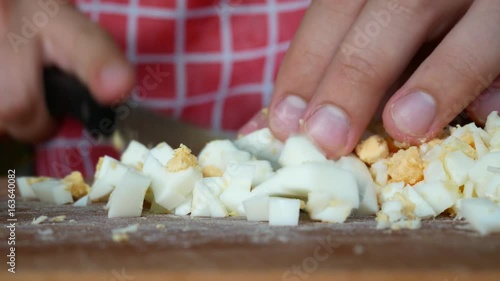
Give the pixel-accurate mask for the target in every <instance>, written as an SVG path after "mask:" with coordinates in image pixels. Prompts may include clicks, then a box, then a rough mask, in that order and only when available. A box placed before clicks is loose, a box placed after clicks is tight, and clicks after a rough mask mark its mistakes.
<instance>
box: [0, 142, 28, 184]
mask: <svg viewBox="0 0 500 281" xmlns="http://www.w3.org/2000/svg"><path fill="white" fill-rule="evenodd" d="M8 169H16V175H18V176H24V175H33V174H34V149H33V146H32V145H28V144H22V143H19V142H16V141H13V140H11V139H8V138H1V137H0V177H4V176H6V175H7V170H8Z"/></svg>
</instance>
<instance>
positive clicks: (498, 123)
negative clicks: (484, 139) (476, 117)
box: [484, 111, 500, 135]
mask: <svg viewBox="0 0 500 281" xmlns="http://www.w3.org/2000/svg"><path fill="white" fill-rule="evenodd" d="M498 114H499V112H498V111H493V112H491V113H490V114H489V115H488V118H487V119H486V124H485V125H484V130H485V131H486V132H487V133H488V134H490V135H494V134H495V133H496V132H498V131H499V130H500V115H498Z"/></svg>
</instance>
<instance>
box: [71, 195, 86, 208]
mask: <svg viewBox="0 0 500 281" xmlns="http://www.w3.org/2000/svg"><path fill="white" fill-rule="evenodd" d="M88 204H89V196H88V195H85V196H83V197H82V198H80V199H78V200H77V201H76V202H75V203H73V206H74V207H85V206H87V205H88Z"/></svg>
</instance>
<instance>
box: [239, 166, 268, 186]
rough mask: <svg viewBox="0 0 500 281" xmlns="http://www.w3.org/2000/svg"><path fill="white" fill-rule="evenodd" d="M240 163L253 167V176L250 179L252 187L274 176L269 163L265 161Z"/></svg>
mask: <svg viewBox="0 0 500 281" xmlns="http://www.w3.org/2000/svg"><path fill="white" fill-rule="evenodd" d="M241 163H242V164H250V165H254V166H255V175H254V176H253V179H252V186H253V187H255V186H257V185H259V184H261V183H263V182H264V181H266V180H267V179H269V178H270V177H272V176H273V175H274V174H275V172H274V171H273V167H272V166H271V163H270V162H269V161H267V160H250V161H245V162H241Z"/></svg>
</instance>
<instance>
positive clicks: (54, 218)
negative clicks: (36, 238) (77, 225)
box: [49, 215, 66, 222]
mask: <svg viewBox="0 0 500 281" xmlns="http://www.w3.org/2000/svg"><path fill="white" fill-rule="evenodd" d="M65 219H66V216H65V215H61V216H55V217H52V218H50V219H49V221H50V222H63V221H64V220H65Z"/></svg>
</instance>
